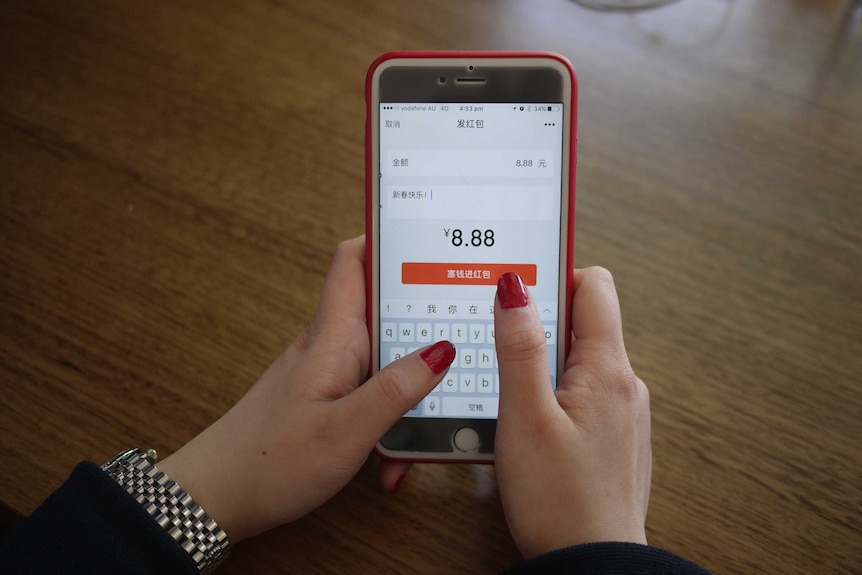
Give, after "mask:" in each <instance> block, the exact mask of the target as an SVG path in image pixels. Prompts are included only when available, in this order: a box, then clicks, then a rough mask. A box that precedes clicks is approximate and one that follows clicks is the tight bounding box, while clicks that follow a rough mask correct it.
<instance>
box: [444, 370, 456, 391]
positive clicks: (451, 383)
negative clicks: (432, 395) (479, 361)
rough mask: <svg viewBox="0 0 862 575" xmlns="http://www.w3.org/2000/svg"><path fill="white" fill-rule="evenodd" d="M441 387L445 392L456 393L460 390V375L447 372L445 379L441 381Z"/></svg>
mask: <svg viewBox="0 0 862 575" xmlns="http://www.w3.org/2000/svg"><path fill="white" fill-rule="evenodd" d="M440 387H442V388H443V392H444V393H455V392H456V391H458V376H457V375H456V374H454V373H447V374H446V377H444V378H443V381H441V382H440Z"/></svg>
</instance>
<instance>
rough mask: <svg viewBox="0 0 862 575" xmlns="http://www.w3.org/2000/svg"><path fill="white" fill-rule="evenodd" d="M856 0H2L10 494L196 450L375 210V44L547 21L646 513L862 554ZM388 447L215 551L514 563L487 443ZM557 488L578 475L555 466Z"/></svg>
mask: <svg viewBox="0 0 862 575" xmlns="http://www.w3.org/2000/svg"><path fill="white" fill-rule="evenodd" d="M860 11H862V8H860V4H859V3H858V2H846V1H838V0H814V1H810V2H787V1H782V0H751V1H748V0H746V1H734V0H683V1H682V2H679V3H677V4H674V5H671V6H668V7H665V8H662V9H658V10H654V11H646V12H640V13H632V14H613V13H600V12H593V11H589V10H586V9H584V8H582V7H580V6H579V5H577V4H576V3H573V2H570V1H566V0H542V1H536V2H527V1H522V2H517V1H514V0H508V1H505V0H501V1H499V2H482V1H478V0H469V1H463V2H445V1H444V0H428V1H426V2H416V3H406V2H392V1H378V2H371V1H364V2H356V1H350V0H342V1H340V2H290V1H287V0H280V1H279V0H276V1H270V2H265V1H261V0H246V1H233V2H205V1H200V0H173V1H170V2H123V1H118V0H114V1H111V0H94V1H91V2H86V3H77V4H74V5H70V4H69V3H67V2H59V1H56V0H6V1H5V2H2V3H0V176H2V181H0V325H2V330H0V331H1V332H2V333H0V386H2V388H0V389H2V404H0V449H2V452H0V497H2V503H3V505H5V506H6V507H7V508H8V510H9V511H11V512H12V513H14V514H18V515H27V514H29V513H30V512H31V511H32V510H33V509H34V508H35V507H36V506H37V505H38V504H39V502H40V501H42V500H43V499H44V498H45V497H46V496H47V495H48V494H49V493H50V492H51V491H52V490H53V489H55V488H56V487H57V486H58V485H59V484H60V483H61V482H62V481H63V480H64V478H65V477H66V476H67V474H68V473H69V472H70V470H71V469H72V467H73V466H74V465H75V463H76V462H78V461H80V460H83V459H89V460H93V461H96V462H101V461H104V460H105V459H107V458H108V457H110V456H112V455H113V454H114V453H116V452H117V451H119V450H121V449H123V448H125V447H127V446H133V445H138V446H142V447H150V446H152V447H156V448H157V449H159V450H161V451H162V452H163V453H169V452H170V451H172V450H174V449H176V448H177V447H179V446H180V445H182V444H183V443H184V442H186V441H187V440H188V439H189V438H191V437H192V436H194V435H195V434H196V433H197V432H199V431H200V430H201V429H203V428H204V427H205V426H206V425H207V424H208V423H210V422H211V421H213V420H214V419H215V418H216V417H217V416H219V415H220V414H221V413H223V412H224V411H225V410H226V409H227V408H228V407H229V406H230V405H232V404H233V403H234V402H235V401H236V400H237V399H238V398H239V397H241V396H242V394H243V393H244V391H245V390H246V389H247V387H248V386H249V385H250V384H251V383H252V382H253V381H254V380H255V379H256V377H257V375H258V374H259V373H261V372H262V370H263V369H264V368H265V367H266V366H267V365H268V363H269V362H270V361H271V360H272V359H273V358H274V357H275V356H276V355H277V354H278V353H279V351H280V350H281V349H282V348H283V346H285V345H286V344H287V343H288V342H289V341H290V340H291V339H292V338H293V337H295V336H296V335H297V334H298V333H299V332H300V330H301V329H302V328H303V327H304V326H305V325H306V323H307V322H308V321H309V319H310V318H311V315H312V313H313V311H314V308H315V305H316V302H317V294H318V291H319V288H320V286H321V284H322V280H323V277H324V273H325V271H326V269H327V267H328V264H329V258H330V255H331V253H332V251H333V248H334V247H335V245H336V244H337V243H338V242H339V241H340V240H342V239H346V238H348V237H351V236H354V235H358V234H360V233H362V231H363V229H364V211H363V209H364V195H363V194H364V191H363V170H364V166H363V123H364V104H363V102H364V100H363V99H364V93H363V81H364V76H365V71H366V69H367V66H368V64H369V63H370V62H371V60H372V59H373V58H374V57H376V56H377V55H378V54H380V53H382V52H384V51H388V50H392V49H420V48H433V49H442V48H451V49H483V48H492V49H497V48H499V49H549V50H555V51H558V52H561V53H563V54H565V55H566V56H568V57H569V58H570V59H571V60H572V62H573V63H574V65H575V67H576V69H577V70H578V73H579V77H580V90H581V98H580V148H579V151H580V163H579V174H578V176H579V177H578V223H577V237H576V261H577V264H578V265H579V266H587V265H594V264H601V265H604V266H606V267H608V268H610V269H611V270H612V271H613V273H614V274H615V278H616V280H617V283H618V287H619V292H620V297H621V301H622V306H623V312H624V321H625V329H626V335H627V345H628V349H629V352H630V354H631V358H632V362H633V364H634V366H635V369H636V371H637V372H638V374H639V375H640V376H641V377H642V378H643V379H644V380H645V381H646V382H647V384H648V385H649V388H650V391H651V395H652V413H653V447H654V452H655V469H654V475H653V491H652V505H651V508H650V515H649V520H648V536H649V538H650V541H651V543H652V544H654V545H657V546H660V547H665V548H668V549H670V550H673V551H675V552H677V553H680V554H682V555H684V556H686V557H689V558H690V559H692V560H694V561H697V562H699V563H701V564H702V565H703V566H705V567H707V568H710V569H712V570H714V571H715V572H717V573H718V572H720V573H784V574H787V573H805V574H811V573H850V572H855V573H859V572H860V569H862V568H860V565H862V441H860V438H862V376H860V373H862V348H860V336H862V289H860V286H859V279H860V276H862V24H860V19H862V14H860ZM376 472H377V471H376V463H375V462H374V461H371V462H370V463H369V464H368V465H367V466H366V468H364V469H363V471H362V472H361V473H360V474H359V476H358V477H357V478H356V480H355V481H354V482H353V483H352V484H351V485H350V486H349V487H348V488H347V489H345V490H344V491H343V492H342V493H341V494H340V495H339V496H337V497H336V498H335V499H334V500H332V501H331V502H329V503H328V504H326V505H325V506H324V507H323V508H321V509H320V510H318V511H317V512H315V513H314V514H313V515H311V516H309V517H307V518H305V519H303V520H301V521H299V522H297V523H295V524H292V525H288V526H285V527H283V528H280V529H277V530H275V531H272V532H270V533H268V534H266V535H264V536H261V537H259V538H257V539H255V540H252V541H249V542H246V543H244V544H242V545H240V546H238V547H237V548H236V549H235V553H234V556H233V558H232V559H231V560H230V561H229V562H228V564H227V565H226V566H225V567H224V569H223V573H249V572H253V573H312V572H313V573H348V572H354V573H377V572H379V573H395V572H398V573H492V572H495V571H497V570H499V569H502V568H504V567H506V566H509V565H512V564H514V563H516V562H517V561H518V560H519V555H518V552H517V551H516V549H515V548H514V545H513V543H512V541H511V538H510V536H509V534H508V531H507V529H506V525H505V520H504V517H503V514H502V511H501V509H500V505H499V497H498V494H497V491H496V486H495V480H494V470H493V468H492V467H482V466H440V465H423V466H417V467H416V468H415V469H414V470H413V472H412V473H411V474H410V476H409V478H408V479H407V481H406V482H405V483H404V484H403V486H402V487H401V489H400V490H399V491H398V493H397V494H396V495H389V494H387V493H382V492H381V491H380V490H379V489H378V487H377V483H376V481H377V480H376ZM560 488H561V489H564V488H565V486H560Z"/></svg>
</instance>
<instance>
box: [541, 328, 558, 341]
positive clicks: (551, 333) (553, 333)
mask: <svg viewBox="0 0 862 575" xmlns="http://www.w3.org/2000/svg"><path fill="white" fill-rule="evenodd" d="M543 327H544V328H545V343H546V344H548V345H557V326H555V325H545V326H543Z"/></svg>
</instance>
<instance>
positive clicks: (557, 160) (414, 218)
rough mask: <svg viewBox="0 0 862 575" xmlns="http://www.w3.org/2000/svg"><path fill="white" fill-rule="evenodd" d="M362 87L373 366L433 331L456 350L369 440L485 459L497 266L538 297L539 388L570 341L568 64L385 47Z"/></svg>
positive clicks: (490, 432)
mask: <svg viewBox="0 0 862 575" xmlns="http://www.w3.org/2000/svg"><path fill="white" fill-rule="evenodd" d="M366 100H367V115H366V148H367V149H366V233H367V251H368V253H367V259H366V271H367V284H368V290H367V298H368V313H367V321H368V330H369V335H370V338H371V368H370V369H371V373H372V374H373V373H376V372H377V371H379V370H380V369H382V368H383V367H385V366H386V365H387V364H389V363H391V362H393V361H396V360H397V359H399V358H401V357H403V356H404V355H406V354H409V353H411V352H412V351H415V350H417V349H420V348H422V347H425V346H427V345H430V344H432V343H434V342H435V341H439V340H444V339H445V340H449V341H451V342H452V343H453V344H454V345H455V348H456V351H457V355H456V357H455V360H454V362H453V363H452V365H451V366H450V368H449V371H448V372H447V373H446V376H445V377H444V378H443V380H442V381H441V383H440V384H439V385H438V386H437V387H436V388H435V389H434V390H433V391H432V392H431V393H430V394H428V396H427V397H425V398H424V399H423V400H422V401H421V402H420V403H419V404H418V405H416V406H415V407H413V409H411V410H410V411H409V412H408V413H407V414H405V415H404V417H403V418H401V419H400V420H399V421H398V422H397V423H396V424H395V425H394V426H393V427H392V428H391V429H390V430H389V432H388V433H387V434H386V435H385V436H384V437H383V438H382V439H381V440H380V442H379V443H378V445H377V451H378V453H379V454H380V455H381V456H383V457H385V458H391V459H400V460H409V461H436V462H449V461H456V462H457V461H460V462H490V461H493V459H494V435H495V431H496V425H497V411H498V405H499V391H500V378H499V375H498V372H497V358H496V352H495V347H494V340H495V338H494V297H495V293H496V284H497V279H498V278H499V277H500V275H501V274H503V273H506V272H510V271H514V272H517V273H518V274H520V276H521V278H522V279H523V280H524V282H525V284H526V285H527V286H528V288H529V290H530V292H531V294H532V296H533V298H534V300H535V301H536V304H537V306H538V311H539V314H540V317H541V320H542V324H543V325H544V328H545V338H546V342H547V349H548V362H549V365H550V373H551V378H550V381H549V382H548V385H550V386H555V385H556V381H557V378H558V377H559V376H560V375H561V373H562V370H563V365H564V361H565V357H566V353H567V352H568V345H569V343H570V340H571V337H570V335H569V334H570V333H571V326H570V323H569V317H570V314H569V305H570V301H571V297H570V295H571V282H572V273H571V270H572V249H573V238H574V213H575V211H574V209H575V164H576V161H575V143H576V125H577V122H576V118H577V116H576V101H577V81H576V76H575V73H574V70H573V69H572V66H571V64H570V63H569V62H568V61H567V60H566V59H565V58H563V57H562V56H560V55H557V54H552V53H545V52H541V53H537V52H400V53H390V54H384V55H383V56H381V57H380V58H378V59H377V60H376V61H375V62H374V63H373V64H372V65H371V67H370V69H369V71H368V75H367V80H366Z"/></svg>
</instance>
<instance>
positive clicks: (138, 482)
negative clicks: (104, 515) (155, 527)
mask: <svg viewBox="0 0 862 575" xmlns="http://www.w3.org/2000/svg"><path fill="white" fill-rule="evenodd" d="M156 457H157V455H156V452H155V451H154V450H152V449H151V450H149V451H147V452H143V451H141V450H140V449H137V448H134V449H129V450H126V451H123V452H122V453H119V454H118V455H117V456H116V457H114V458H113V459H111V460H110V461H108V462H107V463H105V464H104V465H102V471H104V472H105V473H107V474H108V475H109V476H111V477H112V478H113V479H114V481H116V482H117V483H119V484H120V486H122V487H123V489H125V490H126V491H127V492H128V493H129V495H131V496H132V497H134V498H135V500H136V501H137V502H138V503H139V504H141V506H143V508H144V509H145V510H146V511H147V513H149V514H150V517H152V518H153V519H155V520H156V522H157V523H158V524H159V525H160V526H161V527H162V529H164V530H165V532H166V533H167V534H168V535H169V536H170V537H171V538H172V539H173V540H174V541H176V542H177V543H178V544H179V545H180V547H182V548H183V549H185V550H186V552H187V553H188V554H189V556H190V557H191V558H192V561H194V562H195V565H197V567H198V570H199V571H200V572H201V573H202V574H207V573H210V572H211V571H212V570H214V569H215V568H216V567H218V566H219V565H220V564H221V563H222V561H224V560H225V559H227V556H228V553H229V551H230V542H229V541H228V540H227V534H226V533H225V532H224V531H223V530H222V529H221V527H219V526H218V524H217V523H216V522H215V520H213V519H211V518H209V517H207V514H206V513H205V512H204V510H203V508H201V506H200V505H198V504H197V503H195V502H194V500H193V499H192V497H191V495H189V494H188V493H186V492H185V491H183V490H182V489H181V488H180V486H179V485H177V483H176V482H175V481H173V480H171V478H170V477H168V476H167V475H165V474H164V472H162V471H159V470H158V469H157V468H156V466H155V465H153V464H154V463H155V460H156Z"/></svg>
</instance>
